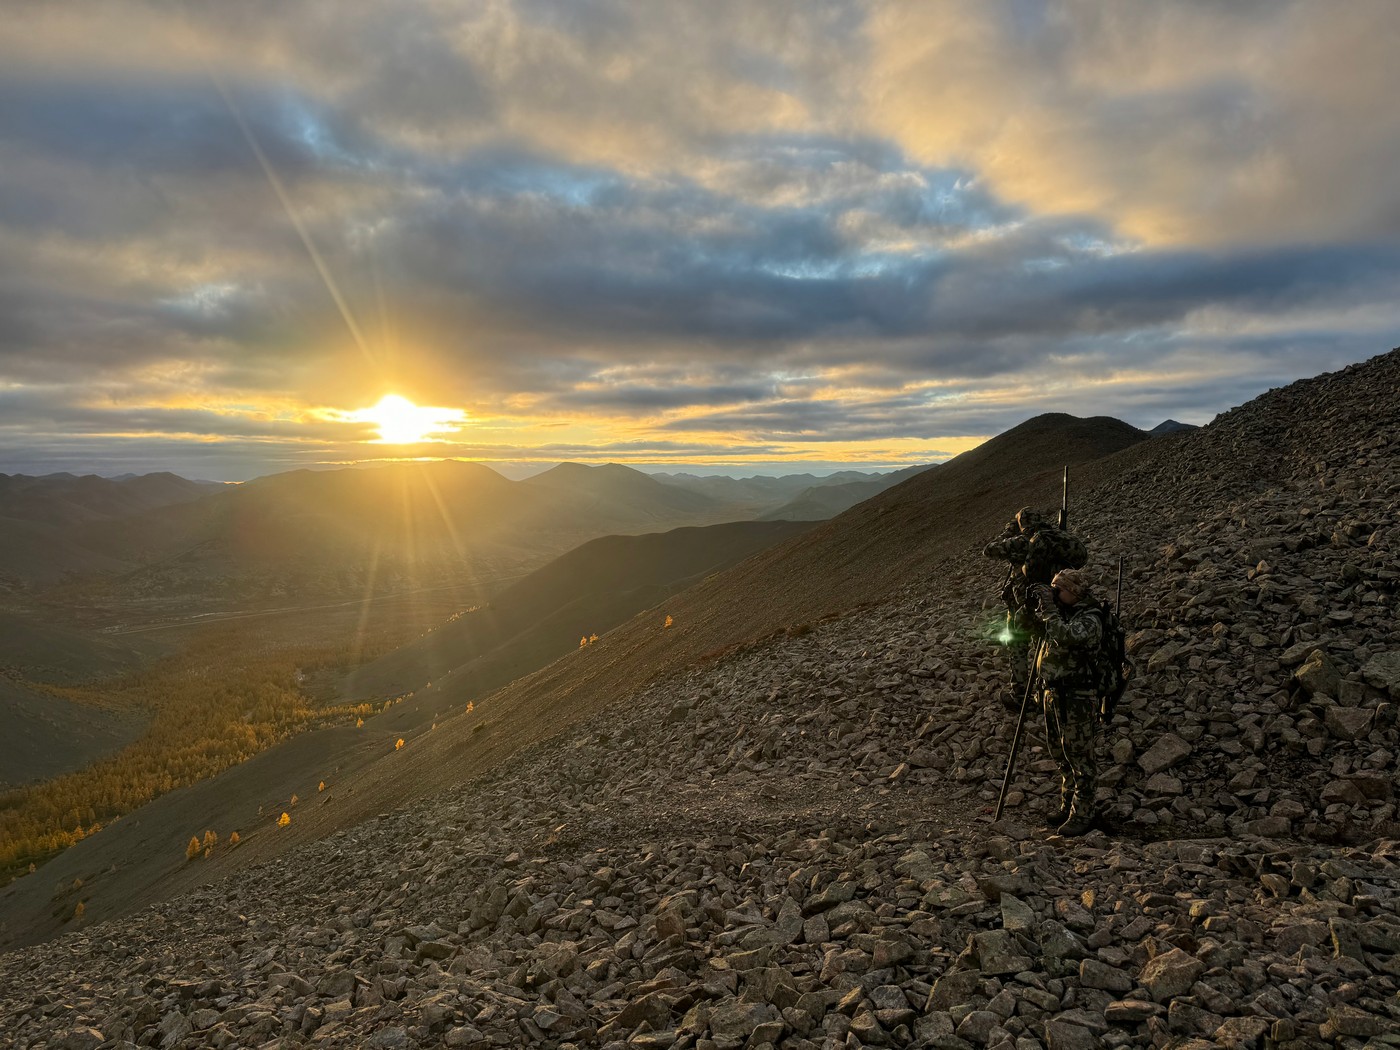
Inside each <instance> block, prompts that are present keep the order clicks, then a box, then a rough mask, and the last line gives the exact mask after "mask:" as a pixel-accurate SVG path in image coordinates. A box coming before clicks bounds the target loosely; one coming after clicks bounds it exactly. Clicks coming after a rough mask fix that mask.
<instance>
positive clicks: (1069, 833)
mask: <svg viewBox="0 0 1400 1050" xmlns="http://www.w3.org/2000/svg"><path fill="white" fill-rule="evenodd" d="M1093 827H1094V818H1093V817H1089V816H1085V815H1084V814H1082V813H1075V812H1073V811H1071V812H1070V815H1069V819H1068V820H1066V821H1065V822H1064V823H1063V824H1061V825H1060V828H1059V831H1058V832H1057V834H1060V835H1063V836H1064V837H1065V838H1078V837H1079V836H1080V835H1087V834H1089V832H1090V830H1092V829H1093Z"/></svg>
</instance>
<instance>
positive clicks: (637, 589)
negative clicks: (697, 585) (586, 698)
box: [341, 522, 805, 698]
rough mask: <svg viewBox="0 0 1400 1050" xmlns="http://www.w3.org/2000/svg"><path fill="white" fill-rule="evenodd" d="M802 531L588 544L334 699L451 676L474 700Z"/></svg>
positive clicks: (359, 677) (732, 530) (358, 674)
mask: <svg viewBox="0 0 1400 1050" xmlns="http://www.w3.org/2000/svg"><path fill="white" fill-rule="evenodd" d="M804 528H805V526H803V525H794V524H792V523H789V522H779V523H766V522H733V523H730V524H726V525H710V526H706V527H703V528H683V529H674V530H672V531H670V532H664V533H648V534H645V535H641V536H604V537H602V538H600V539H596V540H590V541H589V542H588V543H585V544H583V545H582V546H580V547H578V548H576V549H574V550H572V551H570V552H569V553H568V554H565V555H562V556H561V557H559V558H556V559H555V560H554V561H552V562H550V563H549V564H548V565H546V566H545V567H544V568H542V569H538V570H536V571H535V572H533V573H531V574H530V575H529V576H526V577H525V578H524V579H522V580H519V581H517V582H516V583H513V584H511V585H510V586H509V587H507V588H506V589H505V590H504V591H502V592H501V593H500V594H498V595H496V596H495V597H494V598H492V599H491V601H490V602H489V603H488V604H487V605H485V606H483V607H481V608H479V609H474V610H471V611H468V612H466V613H464V614H463V615H462V616H460V617H458V618H457V619H455V620H453V621H451V622H450V623H446V624H444V625H442V626H441V627H439V628H437V629H436V630H434V631H432V632H431V633H429V634H427V635H425V636H424V637H423V638H421V639H419V640H418V641H416V642H414V643H412V644H411V645H408V646H404V647H403V648H401V649H398V650H396V651H394V652H392V653H389V654H387V655H385V656H383V657H380V658H379V659H378V660H375V661H374V662H373V663H370V664H367V665H365V666H364V667H361V668H359V669H358V670H356V671H355V672H354V673H353V674H351V675H350V676H349V677H348V678H347V680H346V682H345V684H344V685H343V686H342V689H341V695H342V696H345V697H350V698H359V697H362V696H385V695H394V694H401V693H405V692H408V691H410V690H414V689H418V688H419V687H421V686H423V685H425V684H426V683H428V682H432V681H437V680H439V679H441V678H443V677H444V676H445V675H447V674H448V673H449V672H454V671H456V672H457V673H458V674H459V675H460V676H461V680H460V681H457V682H455V683H454V688H457V689H467V690H469V691H470V692H472V693H473V694H474V695H480V694H481V693H483V692H486V691H489V690H491V689H496V688H499V687H500V686H502V685H505V684H506V683H507V682H509V681H511V680H512V679H514V678H517V677H519V676H520V675H521V674H523V673H527V672H528V671H534V670H537V669H538V668H540V667H542V666H544V664H546V663H548V662H549V661H550V660H552V659H555V658H557V657H559V656H563V655H564V654H566V653H568V652H569V651H571V650H572V649H575V648H577V647H578V643H579V639H580V637H586V636H589V635H593V634H597V633H600V632H604V631H608V630H610V629H611V628H613V627H615V626H616V625H617V624H619V623H621V622H622V621H624V620H626V619H629V618H630V617H631V616H633V615H635V614H636V613H638V612H640V611H641V610H642V609H646V608H650V607H651V606H653V605H655V604H656V603H657V602H659V601H661V600H662V599H664V598H666V597H667V596H669V595H670V594H673V593H675V592H676V591H678V590H680V589H682V588H684V587H685V586H687V585H689V584H690V583H692V582H695V581H696V580H698V579H699V578H701V577H703V576H706V575H708V574H710V573H712V572H718V571H720V570H722V569H726V568H728V567H729V566H731V565H733V564H734V563H735V562H738V561H740V560H742V559H743V558H745V557H747V556H748V555H750V554H752V553H754V552H755V551H757V550H761V549H762V548H764V547H768V546H771V545H772V544H774V543H777V542H780V541H782V540H784V539H787V538H789V537H791V536H793V535H797V534H799V533H801V532H802V531H803V530H804ZM492 657H494V659H492ZM467 665H471V666H467Z"/></svg>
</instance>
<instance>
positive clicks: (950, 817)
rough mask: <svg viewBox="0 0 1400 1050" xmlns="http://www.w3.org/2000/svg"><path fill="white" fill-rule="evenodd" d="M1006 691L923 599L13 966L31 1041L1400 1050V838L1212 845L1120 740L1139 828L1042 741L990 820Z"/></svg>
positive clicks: (11, 998)
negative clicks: (1107, 826) (1097, 796)
mask: <svg viewBox="0 0 1400 1050" xmlns="http://www.w3.org/2000/svg"><path fill="white" fill-rule="evenodd" d="M999 681H1000V669H999V668H998V667H997V666H995V665H994V663H993V658H992V656H991V654H990V651H989V647H988V646H987V644H986V643H985V642H982V641H979V640H977V639H973V638H968V637H963V636H960V635H955V634H950V633H946V632H941V631H939V630H938V628H937V627H936V626H935V625H934V622H933V618H932V617H930V616H928V615H926V614H925V611H924V609H923V606H922V604H921V602H920V601H918V600H913V599H911V600H906V601H905V602H903V603H901V604H894V605H889V606H885V607H883V608H882V609H876V610H872V611H867V612H865V613H863V614H860V615H857V616H852V617H849V618H847V619H845V620H841V621H838V622H835V623H831V624H829V625H827V626H825V627H823V628H819V629H817V630H815V631H812V632H811V633H808V634H805V635H802V636H800V637H783V638H779V639H777V640H774V641H770V642H768V643H765V644H763V645H760V646H758V647H754V648H751V649H749V650H747V651H744V652H741V653H738V654H736V655H733V656H731V657H730V658H729V659H726V660H724V661H722V662H718V661H717V662H712V663H709V664H707V665H705V666H703V667H702V668H701V669H700V670H697V671H694V672H692V673H690V674H689V675H688V676H684V677H680V678H671V679H668V680H663V681H662V682H660V683H658V684H656V685H653V686H652V687H650V688H649V689H648V690H646V691H644V692H643V693H642V694H640V695H639V696H638V697H636V698H635V699H634V700H631V701H625V702H623V703H619V704H616V705H614V706H613V707H612V708H610V709H609V710H608V712H607V713H606V714H605V716H604V717H603V718H602V719H600V720H598V721H595V722H593V723H591V724H589V725H588V726H587V728H578V729H575V730H573V731H571V733H568V734H565V735H564V736H563V737H561V738H559V739H556V740H554V741H550V742H548V743H546V744H543V745H538V746H536V747H533V748H531V749H529V750H528V751H526V752H524V753H522V754H520V755H519V756H518V757H517V758H516V759H515V760H514V761H512V762H511V763H509V765H508V766H506V767H503V768H501V769H498V770H497V771H496V772H495V773H493V774H491V775H490V776H488V777H486V778H483V779H481V780H478V781H476V782H473V783H470V784H467V785H466V786H464V787H462V788H460V789H457V790H454V791H452V792H449V793H447V794H444V795H441V796H438V797H436V798H433V799H431V800H428V801H426V802H423V803H420V804H417V805H415V806H413V807H411V808H409V809H406V810H403V811H399V812H395V813H387V814H384V815H383V816H381V817H379V818H377V819H375V820H372V821H370V822H368V823H366V824H363V825H361V826H359V827H357V828H354V829H352V830H350V831H348V832H344V833H341V834H338V835H336V836H334V837H332V838H329V839H326V840H324V841H322V842H318V843H313V844H310V845H308V846H305V847H302V848H299V849H298V850H297V851H295V852H294V853H292V854H291V855H289V856H287V857H285V858H282V859H279V860H277V861H275V862H272V863H269V864H266V865H262V866H259V867H256V868H252V869H249V870H247V871H244V872H241V873H237V874H235V875H233V876H231V877H230V878H229V879H227V880H225V881H224V882H223V883H221V884H217V885H214V886H212V887H209V888H207V889H203V890H200V891H197V892H194V893H191V894H187V895H185V896H183V897H180V898H178V899H175V900H173V901H170V902H167V903H165V904H161V905H158V906H156V907H153V908H150V909H147V910H145V911H142V912H140V913H138V914H136V915H133V916H130V917H128V918H127V919H126V920H123V921H122V922H121V923H120V925H118V924H115V923H114V924H109V925H105V926H94V927H91V928H87V929H82V928H79V929H78V930H76V931H75V932H73V933H70V934H68V935H67V936H65V937H63V938H62V939H60V940H57V941H54V942H52V943H49V944H46V945H41V946H37V947H33V948H28V949H23V950H20V951H16V952H12V953H9V954H7V955H5V956H0V989H3V991H0V1015H2V1016H3V1017H4V1018H5V1026H4V1038H5V1039H6V1040H8V1043H7V1045H11V1046H15V1047H25V1048H30V1047H41V1046H54V1047H57V1046H64V1047H96V1046H99V1045H105V1046H114V1047H115V1046H123V1045H131V1044H136V1045H152V1046H161V1047H167V1048H173V1047H230V1046H239V1047H242V1046H277V1047H281V1046H298V1045H308V1046H328V1047H429V1046H432V1047H437V1046H461V1047H489V1046H540V1047H565V1046H570V1045H572V1046H613V1047H618V1048H621V1047H625V1046H634V1047H690V1046H694V1047H697V1048H699V1047H703V1048H716V1050H718V1048H738V1047H745V1046H747V1047H755V1048H761V1047H767V1046H773V1047H791V1048H809V1047H838V1046H930V1047H944V1048H958V1050H962V1048H969V1047H984V1046H985V1047H992V1048H998V1050H1008V1048H1014V1050H1033V1048H1044V1047H1049V1048H1051V1050H1060V1048H1069V1050H1078V1048H1089V1047H1098V1046H1107V1047H1116V1046H1179V1047H1193V1048H1196V1047H1201V1048H1203V1047H1209V1046H1225V1047H1242V1048H1243V1047H1263V1046H1265V1045H1269V1046H1277V1047H1285V1048H1310V1047H1321V1046H1340V1047H1355V1048H1361V1047H1382V1046H1400V996H1398V995H1397V989H1400V954H1398V953H1400V895H1398V894H1397V889H1400V844H1397V843H1395V842H1386V841H1372V842H1369V843H1365V844H1362V843H1360V842H1359V841H1358V843H1357V844H1355V845H1350V846H1347V845H1331V846H1329V845H1323V844H1321V843H1319V842H1316V841H1302V840H1297V839H1292V838H1288V837H1286V836H1285V837H1280V838H1261V837H1256V836H1253V835H1249V834H1236V835H1232V836H1229V837H1226V836H1222V835H1215V836H1214V837H1209V838H1204V837H1200V835H1201V831H1202V829H1203V828H1205V827H1207V826H1208V824H1209V822H1208V821H1207V820H1203V819H1200V818H1201V815H1202V807H1203V806H1205V807H1208V806H1209V800H1210V796H1209V794H1205V795H1202V794H1201V793H1194V794H1193V792H1192V790H1191V786H1190V784H1189V783H1188V785H1187V788H1186V791H1185V794H1184V795H1179V794H1178V795H1167V796H1159V797H1156V798H1155V801H1154V800H1153V799H1152V798H1149V796H1148V795H1144V794H1143V793H1141V792H1139V793H1138V794H1137V795H1135V796H1134V797H1133V798H1131V799H1113V798H1112V797H1111V796H1112V795H1113V793H1114V790H1115V789H1114V786H1113V785H1114V784H1115V783H1116V782H1118V781H1120V780H1121V779H1122V777H1121V769H1120V770H1119V773H1120V775H1119V776H1118V777H1115V776H1114V774H1113V767H1114V766H1115V765H1116V766H1121V765H1122V763H1124V762H1132V761H1134V760H1135V757H1136V756H1137V755H1138V754H1139V752H1137V751H1135V749H1134V748H1133V747H1132V746H1129V747H1127V748H1126V749H1124V748H1123V747H1121V746H1118V747H1115V745H1116V744H1118V743H1120V741H1121V740H1122V739H1126V737H1124V736H1123V733H1124V729H1123V727H1121V726H1118V727H1113V729H1111V730H1110V731H1109V733H1108V734H1107V735H1108V736H1109V739H1108V740H1107V741H1105V751H1106V752H1112V753H1113V754H1114V757H1115V760H1116V762H1115V763H1110V768H1109V770H1108V771H1107V774H1106V776H1105V778H1104V781H1105V784H1106V790H1105V794H1106V795H1108V796H1110V798H1108V799H1107V801H1108V802H1109V806H1108V811H1109V814H1110V820H1111V822H1112V823H1113V834H1112V835H1108V834H1104V833H1103V832H1098V833H1095V834H1092V835H1090V836H1088V837H1086V838H1084V839H1079V840H1068V839H1059V838H1056V837H1050V836H1047V835H1046V834H1045V833H1044V832H1043V831H1041V830H1039V828H1038V826H1037V825H1038V823H1039V822H1040V821H1041V820H1042V819H1043V818H1044V816H1045V815H1046V813H1047V812H1048V810H1049V808H1050V806H1051V800H1052V798H1054V797H1055V796H1056V793H1057V784H1055V783H1053V782H1052V781H1053V779H1054V775H1053V773H1050V772H1049V771H1048V769H1047V766H1048V764H1047V763H1046V762H1045V761H1044V758H1043V752H1042V751H1041V750H1040V749H1039V748H1038V747H1036V746H1035V745H1036V744H1037V743H1038V741H1037V739H1036V737H1037V733H1035V732H1033V733H1032V736H1031V739H1030V741H1029V743H1030V744H1031V747H1030V748H1029V749H1028V750H1027V751H1026V752H1023V760H1022V771H1021V775H1020V776H1019V777H1018V778H1017V781H1016V789H1017V790H1016V791H1015V792H1014V793H1013V796H1012V806H1011V807H1010V809H1009V813H1008V818H1007V819H1006V820H1004V821H1003V822H1001V823H1000V824H997V825H991V824H990V823H989V822H990V810H991V806H992V804H993V802H994V800H995V797H996V789H997V787H998V785H999V780H1000V773H1001V769H1002V766H1003V764H1004V762H1005V756H1006V752H1007V746H1008V741H1009V738H1010V733H1011V725H1010V721H1009V717H1008V716H1007V715H1006V714H1005V713H1004V712H1003V711H1002V709H1001V707H1000V705H999V704H998V703H997V702H996V699H995V691H996V688H997V685H998V684H999ZM405 757H407V758H410V759H411V757H412V755H411V748H410V752H409V753H408V754H407V755H406V756H405ZM1176 772H1178V773H1182V768H1181V767H1178V769H1177V770H1176ZM1183 775H1184V774H1183ZM1135 790H1136V789H1135ZM1149 818H1150V819H1149Z"/></svg>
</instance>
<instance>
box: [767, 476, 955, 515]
mask: <svg viewBox="0 0 1400 1050" xmlns="http://www.w3.org/2000/svg"><path fill="white" fill-rule="evenodd" d="M928 469H929V468H928V467H927V466H917V467H905V468H904V469H903V470H896V471H891V472H890V473H888V474H881V475H879V476H877V477H874V478H871V479H870V480H868V481H847V482H842V483H840V484H826V485H813V486H811V487H809V488H806V489H803V490H802V491H801V492H799V493H798V494H797V496H796V497H794V498H793V499H792V500H790V501H789V502H787V503H785V504H783V505H782V506H781V507H778V508H777V509H776V510H770V511H768V513H766V514H763V515H761V516H760V520H762V521H825V520H826V519H827V518H834V517H836V515H838V514H840V513H841V512H842V511H845V510H850V509H851V508H852V507H854V506H855V505H856V504H857V503H863V502H865V501H866V500H868V499H869V498H870V497H871V496H874V495H876V494H877V493H880V492H884V491H885V489H888V488H893V487H894V486H895V485H898V484H899V483H900V482H902V481H905V480H907V479H909V478H912V477H913V476H914V475H915V474H920V473H922V472H923V471H925V470H928Z"/></svg>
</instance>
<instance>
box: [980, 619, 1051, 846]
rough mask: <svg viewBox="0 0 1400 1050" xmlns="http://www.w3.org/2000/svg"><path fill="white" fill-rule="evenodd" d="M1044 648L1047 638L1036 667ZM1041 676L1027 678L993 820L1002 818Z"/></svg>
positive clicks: (1033, 675)
mask: <svg viewBox="0 0 1400 1050" xmlns="http://www.w3.org/2000/svg"><path fill="white" fill-rule="evenodd" d="M1044 648H1045V639H1044V638H1042V639H1041V640H1040V644H1039V645H1038V646H1036V650H1035V663H1036V667H1039V666H1040V654H1041V652H1042V651H1043V650H1044ZM1039 678H1040V672H1039V671H1036V672H1035V673H1034V674H1031V675H1030V676H1028V677H1027V678H1026V694H1025V696H1023V697H1021V716H1020V717H1019V718H1017V719H1016V733H1015V735H1014V736H1012V738H1011V754H1009V755H1007V756H1006V774H1005V775H1004V776H1003V777H1002V778H1001V794H1000V795H998V796H997V809H996V813H995V814H994V815H993V817H992V820H993V822H995V821H998V820H1000V819H1001V811H1002V809H1003V808H1004V807H1005V806H1006V792H1007V789H1008V788H1010V787H1011V770H1012V768H1013V767H1014V766H1015V765H1016V752H1017V751H1019V750H1020V749H1021V730H1023V729H1024V728H1025V727H1026V711H1027V710H1029V709H1030V704H1031V692H1032V690H1033V687H1034V686H1035V683H1036V681H1037V680H1038V679H1039Z"/></svg>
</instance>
